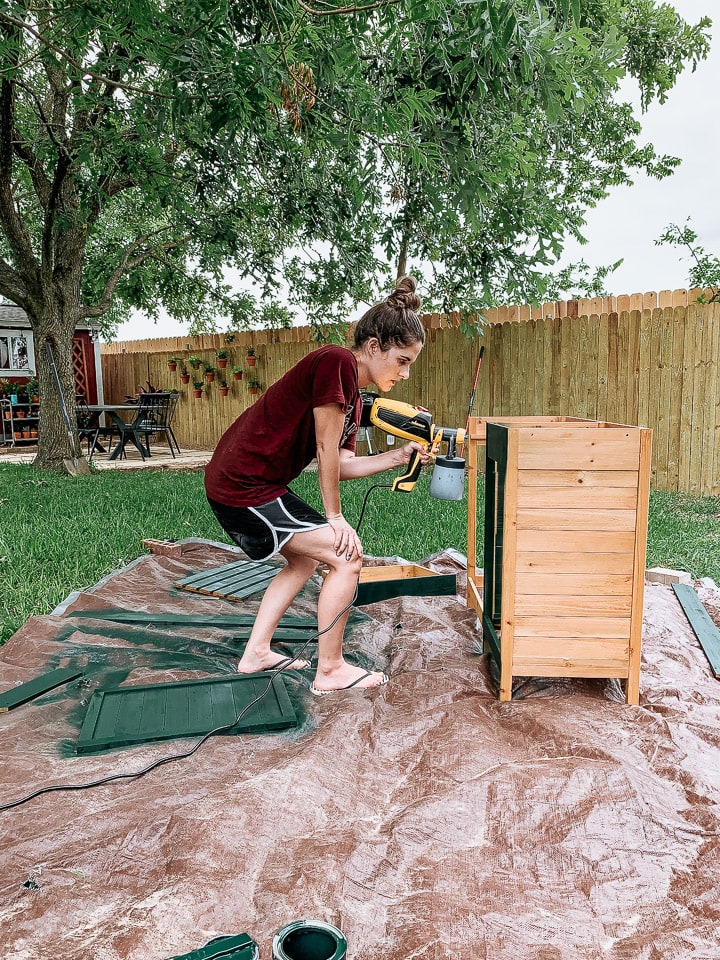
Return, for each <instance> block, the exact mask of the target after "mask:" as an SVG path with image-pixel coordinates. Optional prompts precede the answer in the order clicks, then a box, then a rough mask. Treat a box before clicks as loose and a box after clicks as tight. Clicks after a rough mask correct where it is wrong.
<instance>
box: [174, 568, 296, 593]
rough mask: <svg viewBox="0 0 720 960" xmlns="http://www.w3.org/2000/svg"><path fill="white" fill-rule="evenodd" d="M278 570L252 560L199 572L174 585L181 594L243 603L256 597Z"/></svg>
mask: <svg viewBox="0 0 720 960" xmlns="http://www.w3.org/2000/svg"><path fill="white" fill-rule="evenodd" d="M280 570H281V567H277V566H275V564H272V563H257V562H256V561H254V560H237V561H236V562H235V563H226V564H224V565H223V566H222V567H213V568H212V569H211V570H202V571H200V572H199V573H193V574H192V575H191V576H188V577H184V578H183V579H182V580H178V582H177V583H176V584H175V586H176V587H180V589H181V590H189V591H190V592H191V593H202V594H205V595H206V596H211V597H224V598H225V599H226V600H244V599H245V598H246V597H249V596H251V595H252V594H253V593H259V592H261V591H262V590H265V588H266V587H267V586H268V584H269V583H270V582H271V581H272V580H273V578H274V577H276V576H277V575H278V573H280Z"/></svg>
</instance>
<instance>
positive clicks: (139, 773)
mask: <svg viewBox="0 0 720 960" xmlns="http://www.w3.org/2000/svg"><path fill="white" fill-rule="evenodd" d="M357 594H358V587H357V583H356V584H355V593H354V594H353V598H352V600H351V601H350V603H348V604H347V606H345V607H343V608H342V610H341V611H340V613H338V615H337V616H336V617H335V619H334V620H333V621H332V623H331V624H330V625H329V626H327V627H325V628H324V629H323V630H320V631H319V632H318V633H316V634H314V635H313V636H311V637H308V639H307V640H306V641H305V642H304V643H303V645H302V647H301V648H300V650H299V651H298V652H297V653H296V654H295V656H294V657H293V658H292V660H291V661H290V662H291V663H293V662H294V661H295V660H299V659H300V658H301V657H302V655H303V653H304V652H305V651H306V650H307V648H308V646H309V645H310V644H311V643H313V641H315V640H318V639H319V638H320V637H321V636H322V635H323V634H324V633H327V632H328V630H332V628H333V627H334V626H335V624H336V623H337V622H338V620H339V619H340V618H341V617H342V616H344V615H345V613H347V611H348V610H349V609H350V608H351V607H352V605H353V604H354V603H355V600H356V598H357ZM287 669H288V667H283V670H282V671H276V672H274V673H272V674H271V676H270V679H269V680H268V683H267V686H266V687H265V689H264V690H263V691H262V693H259V694H258V695H257V697H255V699H254V700H251V701H250V703H248V704H246V705H245V706H244V707H243V709H242V710H241V711H240V713H239V714H238V715H237V717H235V719H234V720H233V721H232V723H225V724H223V725H222V726H220V727H215V729H214V730H210V731H209V732H208V733H205V734H203V736H202V737H201V738H200V739H199V740H198V742H197V743H196V744H195V745H194V746H192V747H191V748H190V749H189V750H185V751H184V752H183V753H173V754H171V755H169V756H166V757H160V759H159V760H154V761H153V762H152V763H150V764H148V766H147V767H144V768H143V769H142V770H136V771H135V772H132V773H113V774H110V776H107V777H102V778H101V779H100V780H91V781H90V782H89V783H71V784H58V785H56V786H52V787H41V788H40V789H39V790H36V791H35V792H34V793H30V794H28V796H26V797H22V798H21V799H19V800H13V801H11V802H10V803H4V804H1V805H0V813H2V812H3V811H5V810H12V809H13V808H14V807H19V806H21V805H22V804H23V803H27V802H28V801H29V800H34V799H35V798H36V797H40V796H42V795H43V794H44V793H59V792H61V791H65V790H90V789H91V788H92V787H101V786H103V785H104V784H106V783H113V782H114V781H116V780H134V779H136V778H137V777H144V776H145V774H146V773H150V772H151V771H152V770H156V769H157V768H158V767H162V766H163V765H164V764H166V763H171V762H172V761H174V760H187V759H188V757H191V756H192V755H193V754H194V753H196V752H197V751H198V750H199V749H200V747H201V746H202V745H203V744H204V743H205V742H206V741H207V740H209V739H210V737H214V736H216V735H217V734H219V733H223V732H224V731H226V730H232V728H233V727H234V726H236V725H237V724H238V723H240V721H241V720H242V718H243V717H244V716H245V714H246V713H247V712H248V710H250V708H251V707H254V706H255V704H256V703H259V702H260V701H261V700H262V698H263V697H264V696H266V695H267V693H268V692H269V690H270V687H271V686H272V685H273V681H274V680H275V677H276V676H277V675H278V674H279V673H283V672H285V671H286V670H287Z"/></svg>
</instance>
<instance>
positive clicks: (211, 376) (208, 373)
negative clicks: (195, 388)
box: [205, 363, 215, 383]
mask: <svg viewBox="0 0 720 960" xmlns="http://www.w3.org/2000/svg"><path fill="white" fill-rule="evenodd" d="M205 379H206V380H207V382H208V383H212V382H213V381H214V380H215V367H214V366H213V365H212V364H211V363H206V364H205Z"/></svg>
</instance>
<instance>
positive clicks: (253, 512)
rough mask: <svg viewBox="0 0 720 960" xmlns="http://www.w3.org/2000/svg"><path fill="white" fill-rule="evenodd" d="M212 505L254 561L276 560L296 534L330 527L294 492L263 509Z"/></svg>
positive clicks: (240, 545) (230, 533)
mask: <svg viewBox="0 0 720 960" xmlns="http://www.w3.org/2000/svg"><path fill="white" fill-rule="evenodd" d="M208 503H209V504H210V506H211V508H212V511H213V513H214V514H215V516H216V517H217V520H218V523H219V524H220V526H221V527H222V528H223V530H224V531H225V533H227V535H228V536H229V537H230V538H231V539H232V540H234V541H235V543H236V544H237V545H238V546H239V547H240V548H241V549H242V550H244V551H245V553H246V554H247V555H248V556H249V557H250V559H251V560H267V559H268V558H269V557H272V556H273V555H274V554H276V553H277V552H278V551H279V550H280V548H281V547H282V546H284V545H285V544H286V543H287V542H288V540H289V539H290V537H292V535H293V534H294V533H305V532H306V531H308V530H317V528H318V527H325V526H327V520H326V519H325V517H323V516H322V515H321V514H319V513H318V512H317V510H313V508H312V507H311V506H309V505H308V504H307V503H305V501H304V500H301V499H300V497H298V496H297V495H296V494H294V493H293V492H292V490H288V491H287V493H284V494H283V495H282V496H281V497H278V498H277V500H271V501H270V502H269V503H264V504H263V505H262V506H261V507H228V506H226V505H225V504H224V503H217V501H215V500H211V499H210V497H208Z"/></svg>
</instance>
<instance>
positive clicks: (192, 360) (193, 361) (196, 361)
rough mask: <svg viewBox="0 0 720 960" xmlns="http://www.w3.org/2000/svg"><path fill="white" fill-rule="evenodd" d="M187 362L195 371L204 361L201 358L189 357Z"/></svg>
mask: <svg viewBox="0 0 720 960" xmlns="http://www.w3.org/2000/svg"><path fill="white" fill-rule="evenodd" d="M187 362H188V363H189V364H190V366H191V367H192V368H193V370H197V368H198V367H199V366H200V364H201V363H202V360H201V359H200V357H188V361H187Z"/></svg>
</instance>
